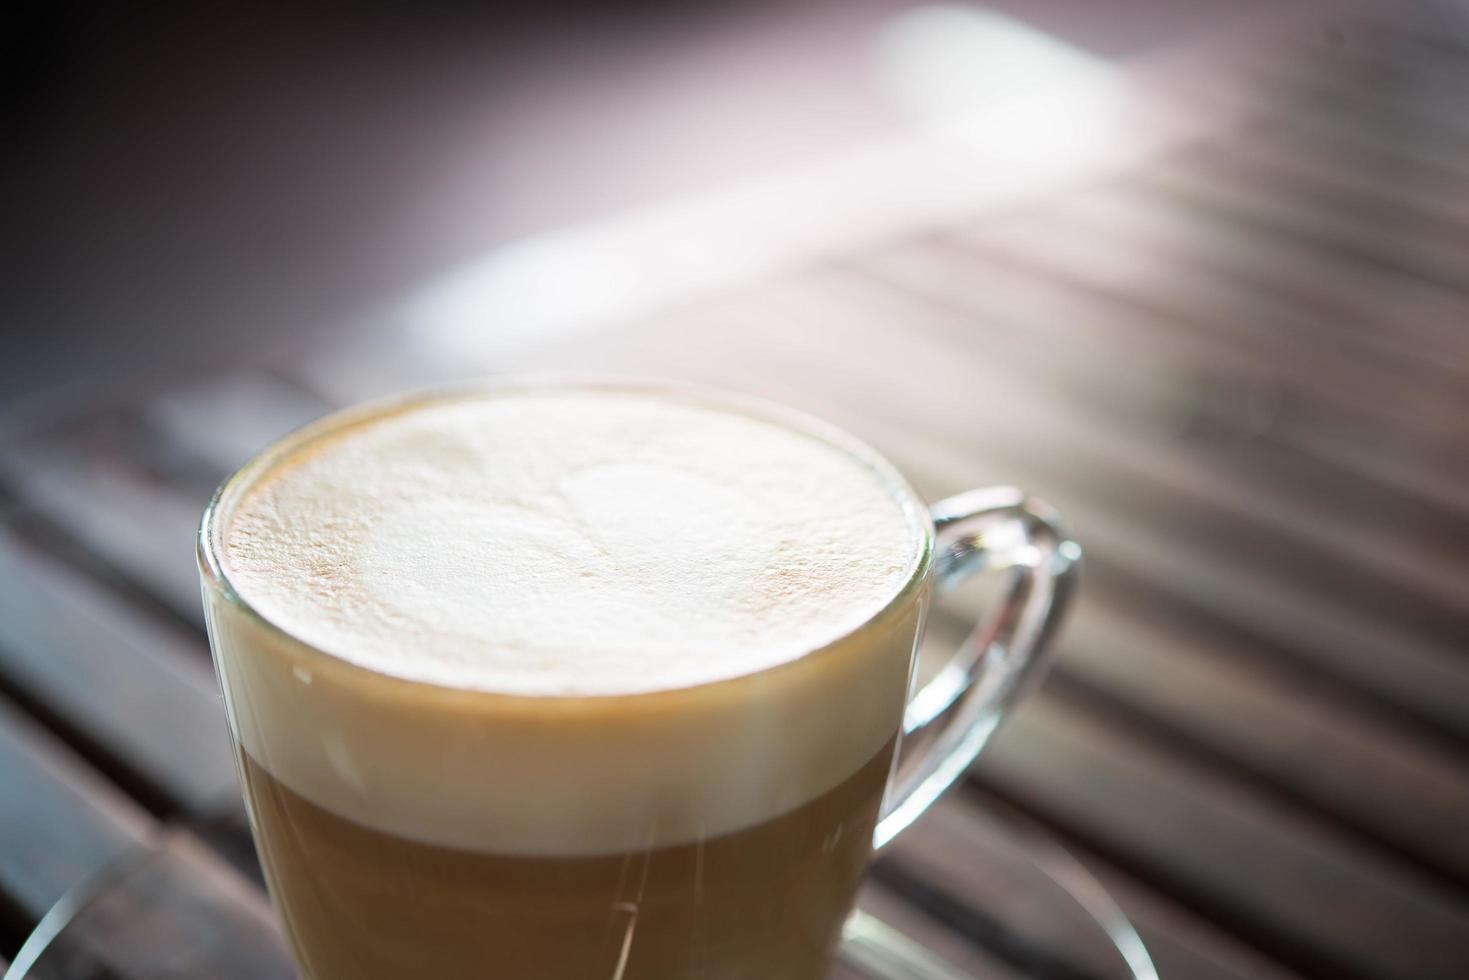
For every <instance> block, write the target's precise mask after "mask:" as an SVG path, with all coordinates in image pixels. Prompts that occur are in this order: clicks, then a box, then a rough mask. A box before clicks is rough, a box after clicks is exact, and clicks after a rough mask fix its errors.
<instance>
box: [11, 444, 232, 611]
mask: <svg viewBox="0 0 1469 980" xmlns="http://www.w3.org/2000/svg"><path fill="white" fill-rule="evenodd" d="M0 479H3V480H4V481H5V482H6V483H7V484H8V485H9V486H10V487H12V488H13V490H14V492H15V495H16V496H17V497H18V498H19V500H20V501H21V502H22V503H23V504H24V505H25V506H26V507H27V508H29V509H31V510H32V511H34V512H36V513H38V514H40V515H42V516H43V517H44V518H45V519H46V520H47V521H49V522H50V523H52V524H54V525H56V526H57V527H60V528H62V529H63V530H64V532H65V533H66V534H67V535H68V536H70V537H72V538H73V539H74V540H75V541H76V542H77V543H79V544H80V545H81V546H82V547H84V548H86V549H88V550H89V551H90V552H92V553H93V554H95V555H96V556H98V557H99V558H101V559H102V560H103V561H105V562H106V563H107V564H108V565H109V566H111V567H112V568H114V569H116V570H117V571H118V572H120V573H121V574H122V575H124V576H126V577H127V578H129V579H131V580H133V581H136V582H137V583H139V584H140V585H142V586H143V587H144V588H145V589H147V590H148V592H149V593H150V594H152V595H153V596H155V597H156V598H158V599H159V600H160V601H161V602H163V603H164V604H166V605H167V606H168V608H169V609H170V610H171V611H172V612H173V613H175V614H176V615H177V616H178V617H179V618H181V619H184V620H186V621H187V622H190V623H193V624H195V625H196V626H199V627H201V628H202V626H203V621H204V617H203V612H202V606H201V604H200V601H199V577H198V572H197V570H196V569H195V567H194V561H193V554H194V542H195V537H196V534H197V530H198V523H199V515H200V513H202V512H203V510H204V504H205V502H206V500H207V499H208V490H207V489H206V488H205V487H204V486H199V487H194V488H190V489H187V490H186V489H180V488H179V487H177V486H176V485H173V484H171V483H168V482H164V481H160V480H156V479H151V478H149V477H148V476H147V475H146V474H144V473H142V472H141V471H140V470H139V468H138V467H137V466H136V465H135V464H134V461H132V460H130V459H127V458H125V457H120V456H110V455H108V454H104V453H102V452H99V451H97V450H96V448H95V447H93V446H90V445H87V444H85V443H84V442H81V441H67V442H63V441H59V440H55V439H51V440H48V441H45V442H42V441H34V442H30V443H27V444H25V445H23V446H15V447H9V448H7V449H5V450H0Z"/></svg>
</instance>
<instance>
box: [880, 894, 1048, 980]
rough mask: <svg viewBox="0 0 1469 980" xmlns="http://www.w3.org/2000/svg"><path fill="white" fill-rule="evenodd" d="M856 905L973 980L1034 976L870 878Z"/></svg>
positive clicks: (1016, 979) (1014, 978) (1015, 978)
mask: <svg viewBox="0 0 1469 980" xmlns="http://www.w3.org/2000/svg"><path fill="white" fill-rule="evenodd" d="M857 906H858V908H861V909H863V910H864V911H866V912H868V913H870V914H871V915H875V916H877V918H878V919H880V920H881V921H883V922H884V923H886V924H887V925H890V926H892V927H893V928H895V929H897V930H898V931H899V932H901V933H902V934H903V935H905V936H907V937H908V938H910V939H912V940H913V941H914V942H917V943H919V944H920V945H921V946H922V947H923V948H924V949H926V950H928V951H929V952H931V953H933V954H934V955H935V956H937V957H938V958H939V959H941V960H943V961H944V962H945V963H947V964H949V965H951V966H954V967H956V968H958V969H960V970H963V971H964V972H965V975H966V976H972V977H974V978H975V980H1030V977H1031V976H1033V975H1029V976H1027V975H1026V974H1022V973H1020V972H1017V971H1016V970H1014V969H1012V968H1011V967H1009V966H1007V965H1005V964H1004V963H1003V962H1002V961H1000V960H998V959H996V958H995V957H994V956H993V955H991V954H989V953H986V952H985V951H984V950H983V949H982V948H981V947H980V946H979V945H978V944H976V943H974V942H971V941H969V940H966V939H965V938H964V937H963V936H961V935H960V934H959V933H957V932H955V931H954V930H953V929H950V928H948V927H947V926H945V925H943V924H942V923H940V922H938V921H937V920H935V919H933V918H932V917H931V916H929V915H927V914H926V913H924V912H923V911H921V910H920V909H918V908H917V907H916V906H914V905H913V904H912V903H911V902H909V901H907V900H905V899H903V898H901V897H899V896H898V895H895V894H894V893H893V892H891V891H890V890H888V889H887V888H885V887H883V886H882V885H881V884H878V883H876V882H872V881H869V882H868V883H867V884H866V885H864V886H863V888H862V892H861V894H860V895H858V897H857Z"/></svg>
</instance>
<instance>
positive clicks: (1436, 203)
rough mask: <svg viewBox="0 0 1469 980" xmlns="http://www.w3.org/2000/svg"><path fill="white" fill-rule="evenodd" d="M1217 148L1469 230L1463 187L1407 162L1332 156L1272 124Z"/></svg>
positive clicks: (1365, 155)
mask: <svg viewBox="0 0 1469 980" xmlns="http://www.w3.org/2000/svg"><path fill="white" fill-rule="evenodd" d="M1217 149H1218V150H1219V151H1220V152H1222V153H1223V154H1225V155H1226V156H1227V157H1229V158H1231V159H1234V160H1238V161H1239V162H1241V163H1245V164H1249V165H1251V166H1255V167H1259V168H1262V169H1265V168H1268V169H1270V170H1272V171H1274V172H1275V173H1276V174H1278V175H1280V176H1282V177H1284V176H1286V175H1290V176H1293V177H1294V178H1296V179H1298V180H1301V181H1307V180H1309V181H1311V182H1313V183H1315V184H1317V185H1319V186H1320V187H1322V188H1325V189H1331V190H1333V191H1336V192H1338V193H1342V194H1352V195H1356V196H1358V197H1360V198H1361V199H1363V200H1365V201H1368V202H1384V203H1391V204H1396V205H1399V206H1403V207H1407V208H1411V209H1412V210H1414V211H1415V212H1418V213H1421V214H1425V215H1430V216H1432V218H1433V220H1435V221H1437V222H1440V223H1443V224H1445V225H1449V224H1451V225H1452V226H1453V227H1455V228H1458V229H1461V230H1462V229H1469V199H1465V198H1464V197H1463V195H1462V194H1460V193H1455V192H1456V191H1462V190H1463V187H1462V186H1460V185H1458V184H1456V183H1453V182H1444V181H1441V180H1434V179H1433V175H1432V174H1430V173H1425V172H1423V171H1420V170H1417V169H1415V168H1413V167H1411V166H1405V165H1403V164H1402V163H1401V162H1398V163H1397V165H1395V166H1393V165H1390V164H1391V161H1384V160H1383V159H1382V157H1380V156H1377V155H1374V154H1371V153H1368V152H1358V153H1351V152H1348V153H1341V152H1334V153H1333V152H1327V151H1326V148H1323V147H1321V146H1319V145H1312V144H1311V143H1309V142H1303V141H1301V140H1299V139H1294V140H1293V139H1290V138H1288V137H1287V136H1286V134H1283V133H1281V132H1280V130H1279V129H1276V128H1272V127H1270V126H1268V125H1261V126H1259V127H1257V128H1254V129H1251V130H1248V131H1246V132H1243V133H1241V134H1239V136H1238V138H1236V139H1233V140H1230V141H1229V142H1228V143H1226V144H1223V145H1221V146H1219V147H1218V148H1217Z"/></svg>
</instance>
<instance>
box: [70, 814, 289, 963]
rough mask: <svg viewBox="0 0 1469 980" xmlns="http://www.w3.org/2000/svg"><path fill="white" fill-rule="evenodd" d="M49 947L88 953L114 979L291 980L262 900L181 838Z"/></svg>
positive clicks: (163, 845)
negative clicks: (207, 979)
mask: <svg viewBox="0 0 1469 980" xmlns="http://www.w3.org/2000/svg"><path fill="white" fill-rule="evenodd" d="M54 947H55V948H54V952H50V955H54V956H57V957H60V958H63V959H68V960H69V959H71V958H72V957H73V956H75V955H76V954H77V953H84V954H87V955H89V956H90V957H91V958H93V959H95V960H97V961H99V962H101V963H102V964H103V965H104V966H105V967H106V968H107V969H108V970H109V972H110V973H111V974H112V976H115V977H117V978H118V980H194V978H198V977H211V978H218V980H294V978H295V977H296V971H295V968H294V966H293V965H292V963H291V960H290V956H289V954H288V953H287V951H286V945H285V941H284V938H283V937H282V935H281V933H280V930H279V927H278V926H277V924H276V920H275V917H274V914H273V913H272V912H271V909H270V905H269V904H268V903H267V901H266V899H265V895H264V894H263V893H261V892H260V891H258V890H256V889H255V888H253V887H251V886H250V885H249V884H248V883H246V882H245V881H244V880H243V879H242V878H240V877H239V876H238V875H236V874H235V873H234V872H233V871H232V870H230V869H229V868H228V867H226V866H225V865H223V864H222V863H220V861H219V859H218V858H216V857H215V856H214V855H213V854H212V853H211V852H209V851H208V850H207V849H206V848H204V847H203V846H202V845H200V844H199V843H198V842H197V841H195V840H194V839H192V838H191V837H189V836H188V835H187V834H186V833H182V832H173V833H170V834H168V835H167V836H166V837H165V838H164V839H163V840H162V841H161V842H160V844H159V845H158V846H157V847H156V848H154V849H153V850H152V852H151V853H150V854H149V855H148V856H147V857H146V858H145V859H144V860H143V861H141V862H140V863H139V864H138V866H137V867H135V868H133V869H132V870H131V871H130V872H129V873H128V875H127V877H126V878H125V879H124V880H122V881H120V882H118V883H116V884H115V885H114V886H113V887H111V888H109V889H108V890H107V891H106V892H105V893H104V894H103V895H102V896H101V897H100V898H99V899H97V900H95V901H93V902H91V903H90V904H89V905H87V907H86V908H85V909H83V910H82V912H81V913H80V914H79V915H78V916H77V917H76V918H75V919H73V920H72V921H71V923H70V924H69V925H68V926H67V930H66V932H64V933H63V934H62V937H61V939H60V940H59V941H58V942H57V943H55V944H54ZM42 962H43V963H44V962H45V960H44V959H43V961H42ZM45 975H47V976H50V975H51V974H49V973H47V974H45Z"/></svg>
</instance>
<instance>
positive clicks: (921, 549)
mask: <svg viewBox="0 0 1469 980" xmlns="http://www.w3.org/2000/svg"><path fill="white" fill-rule="evenodd" d="M536 391H586V392H624V393H629V394H642V395H653V396H657V397H663V398H668V399H670V400H675V401H682V402H683V403H684V404H693V405H699V406H704V407H707V408H711V409H716V410H722V411H726V412H732V413H736V414H741V415H744V416H746V417H749V418H754V419H758V420H761V421H765V422H769V423H772V424H775V425H779V426H782V427H784V428H786V429H788V430H790V431H793V432H796V433H799V434H802V435H805V436H807V437H809V438H813V439H816V440H817V441H819V442H821V443H823V444H825V445H827V446H830V447H831V448H834V449H836V450H838V451H840V452H843V453H845V454H846V455H847V456H849V457H850V458H852V459H854V460H856V461H857V462H859V463H861V464H862V465H864V466H866V467H867V468H868V469H869V470H871V471H873V472H874V473H875V474H876V475H877V476H878V477H879V478H880V479H881V480H882V481H883V484H884V485H885V487H886V488H887V489H888V491H889V492H890V493H892V494H893V497H894V499H895V500H896V501H897V503H898V504H899V506H900V508H901V509H902V511H903V513H904V515H905V516H906V517H907V519H908V522H909V527H910V529H911V530H912V532H913V534H914V535H915V536H916V538H917V540H916V541H914V548H913V554H912V557H911V558H910V561H911V563H912V564H911V568H910V570H909V572H908V576H907V578H905V579H904V581H903V583H902V585H900V586H899V587H898V589H897V591H896V592H894V594H893V595H892V596H891V597H889V598H888V600H887V601H886V602H885V603H884V604H883V605H882V607H881V608H879V609H878V610H877V611H876V612H874V613H873V614H872V615H870V616H868V617H867V618H866V619H864V620H862V621H861V622H859V623H857V624H855V625H853V626H851V627H848V628H846V629H843V630H842V631H841V632H840V633H838V634H836V635H835V636H833V637H831V638H830V639H829V640H827V641H826V642H824V643H822V644H820V645H818V646H813V647H811V648H810V649H809V650H807V651H805V652H804V653H802V654H800V655H799V656H796V657H793V658H792V659H790V660H786V661H782V662H781V663H778V664H773V665H770V666H767V667H763V668H760V669H759V670H755V671H751V672H749V673H744V674H737V675H735V676H733V677H728V678H717V679H714V680H709V681H701V682H699V683H697V684H689V685H682V686H679V687H676V688H657V689H654V690H650V691H645V692H644V691H639V692H633V693H613V694H571V695H542V694H524V693H511V692H505V691H485V690H479V689H473V688H463V687H455V686H452V685H448V684H440V683H437V682H434V681H427V680H422V679H417V678H409V677H402V676H400V675H397V674H390V673H386V672H383V671H380V670H376V669H373V668H371V667H367V666H364V665H362V664H359V663H356V662H354V661H352V660H349V659H348V658H346V657H344V656H341V655H339V654H335V653H333V652H332V651H331V650H328V649H325V648H323V647H321V646H319V645H317V644H315V643H312V642H310V641H308V640H306V639H304V638H302V637H300V636H297V635H296V634H295V633H292V632H291V631H290V630H289V629H287V628H286V627H284V626H282V625H280V624H279V623H276V622H275V621H274V620H272V619H271V618H270V617H269V616H267V615H266V614H265V613H264V612H262V611H261V610H259V609H257V608H256V607H255V606H254V605H253V604H252V603H251V602H250V601H249V600H248V599H246V598H245V597H244V596H243V595H242V594H241V593H240V592H239V590H238V589H236V588H235V585H234V583H233V582H232V581H231V580H230V578H229V574H228V573H227V571H226V570H225V565H224V561H223V559H222V555H223V550H224V548H223V546H224V537H225V533H226V530H227V528H228V524H229V520H228V518H229V517H230V516H231V514H232V513H233V506H234V505H235V504H236V503H237V502H238V501H239V500H240V499H241V498H242V497H243V496H244V494H245V493H246V491H248V490H249V489H250V487H252V486H254V485H255V483H256V481H257V480H259V479H260V478H262V477H263V476H265V475H266V474H268V473H270V472H271V471H272V470H274V469H275V467H276V466H277V465H279V464H282V463H284V462H286V461H288V460H289V459H290V458H291V457H292V456H294V455H295V454H296V453H298V452H299V451H301V450H302V449H304V448H306V447H307V446H309V445H311V444H312V443H315V442H318V441H322V440H325V439H328V438H331V437H332V436H334V435H336V434H338V433H340V432H343V431H345V430H347V429H349V428H351V427H353V426H357V425H364V424H368V423H370V422H372V421H374V420H376V419H379V418H386V417H388V416H391V415H397V414H402V413H406V412H411V411H415V410H418V409H421V408H427V407H431V406H434V405H441V404H446V403H449V402H453V401H460V400H464V401H471V400H476V399H485V398H492V397H498V396H504V395H512V394H515V393H518V392H536ZM934 540H935V531H934V524H933V518H932V516H931V515H930V513H929V509H928V507H927V505H926V504H925V503H924V502H923V499H922V498H921V497H919V495H918V493H917V492H916V491H915V490H914V489H913V488H912V486H911V485H909V483H908V481H907V480H906V479H905V478H904V477H903V475H902V474H901V473H900V472H899V470H898V469H897V467H896V466H894V465H893V464H892V463H891V462H889V461H888V459H887V458H886V457H885V456H883V455H882V454H881V453H879V452H878V451H877V450H875V449H873V448H872V447H871V446H869V445H867V443H865V442H863V441H862V440H861V439H858V438H857V437H856V436H854V435H852V434H850V433H848V432H847V431H846V430H844V429H842V428H840V427H838V426H836V425H834V424H832V423H830V422H827V421H826V420H824V419H821V418H819V417H817V416H815V415H812V414H810V413H807V412H803V411H800V410H798V409H794V408H790V407H788V406H786V405H783V404H780V403H778V402H774V401H770V400H768V399H765V398H760V397H756V396H753V395H746V394H742V393H737V392H731V391H727V390H724V389H720V388H716V387H713V386H706V385H699V384H691V383H685V382H677V381H668V380H661V379H648V378H637V377H625V376H609V375H560V374H556V375H507V376H499V377H492V378H486V379H476V380H469V381H460V382H454V383H447V384H438V385H430V386H427V387H421V388H416V389H412V390H409V391H406V392H402V393H399V394H394V395H388V396H386V397H380V398H374V399H369V400H366V401H363V402H359V403H357V404H354V405H351V406H348V407H346V408H343V409H339V410H336V411H333V412H330V413H328V414H326V415H324V416H322V417H320V418H317V419H314V420H312V421H310V422H307V423H305V424H303V425H301V426H299V427H297V428H296V429H293V430H291V431H290V432H287V433H286V434H284V435H282V436H281V437H279V438H277V439H276V440H274V441H273V442H271V443H270V444H269V445H267V446H265V447H264V448H263V449H261V450H260V451H258V452H257V453H256V454H255V455H254V456H252V457H250V458H249V459H248V460H246V461H245V462H244V463H243V464H242V465H241V466H240V467H239V468H238V469H237V470H235V471H234V472H233V473H231V474H230V475H229V476H227V477H225V478H224V480H222V481H221V482H220V484H219V486H218V487H216V488H215V490H214V493H213V494H212V495H211V497H210V499H209V503H208V504H207V505H206V506H205V508H204V512H203V514H202V516H201V517H200V521H199V530H198V535H197V544H196V552H195V557H196V560H197V562H198V566H199V572H200V578H201V581H202V583H203V585H204V587H205V588H206V589H209V590H211V591H213V592H214V593H215V594H216V595H218V596H219V597H221V598H223V599H224V600H225V601H226V602H227V603H228V604H229V605H230V606H232V607H233V608H234V609H235V610H236V611H237V612H239V613H241V614H243V615H244V616H245V617H246V618H247V619H248V620H250V621H251V622H252V623H254V624H255V625H256V626H258V627H260V628H262V629H264V630H265V631H266V632H267V633H268V634H269V635H270V636H272V637H273V638H274V639H275V640H277V641H278V642H282V643H284V644H285V645H286V646H287V647H288V648H289V649H291V650H292V651H294V652H296V653H297V654H298V655H301V656H302V657H303V658H304V659H306V660H308V661H310V662H312V663H314V664H317V665H324V664H330V665H331V668H332V669H334V670H342V671H345V672H347V674H348V675H350V676H355V677H362V678H372V679H374V682H381V681H386V682H390V683H391V684H392V685H394V686H395V687H396V686H398V685H405V686H406V687H405V688H403V689H405V690H407V689H414V688H418V689H428V690H432V691H437V692H441V693H443V694H447V695H453V696H456V697H468V698H473V699H476V700H478V699H480V698H485V699H494V700H502V701H508V702H524V703H536V704H542V703H549V702H562V703H581V702H586V703H603V702H607V701H611V700H619V699H629V698H644V697H657V696H663V695H668V694H670V693H677V692H687V691H694V690H697V689H702V688H715V687H719V686H722V685H728V684H732V683H737V682H740V681H742V680H747V679H749V678H751V677H759V676H761V675H766V674H770V673H773V672H776V671H780V670H782V669H783V668H789V667H793V666H794V665H796V664H804V663H807V662H809V661H810V660H811V659H812V658H813V657H819V656H820V655H822V654H823V653H825V652H827V651H830V650H832V649H833V648H835V647H839V646H841V645H842V644H843V643H844V642H845V641H846V640H848V639H849V638H850V637H852V636H855V635H857V634H858V633H861V632H864V631H866V630H869V629H873V628H876V627H878V626H879V625H880V624H881V623H883V622H884V621H886V620H888V619H889V618H891V617H893V616H895V615H897V614H898V613H900V612H902V611H903V610H906V609H907V608H908V607H909V605H910V604H911V603H912V602H913V601H914V600H915V599H917V598H918V597H919V595H920V594H921V593H922V592H923V589H924V586H925V585H926V583H927V582H928V581H929V576H930V572H931V570H932V567H933V562H934ZM206 611H207V610H206ZM211 625H212V624H211Z"/></svg>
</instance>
